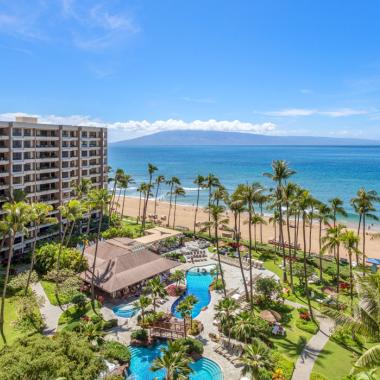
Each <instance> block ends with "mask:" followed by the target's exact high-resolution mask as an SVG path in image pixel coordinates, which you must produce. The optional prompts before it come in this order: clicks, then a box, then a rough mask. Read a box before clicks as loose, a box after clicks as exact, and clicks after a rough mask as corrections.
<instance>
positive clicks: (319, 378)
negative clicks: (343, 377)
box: [310, 372, 328, 380]
mask: <svg viewBox="0 0 380 380" xmlns="http://www.w3.org/2000/svg"><path fill="white" fill-rule="evenodd" d="M310 380H328V378H327V377H325V376H323V375H321V374H320V373H317V372H312V373H311V375H310Z"/></svg>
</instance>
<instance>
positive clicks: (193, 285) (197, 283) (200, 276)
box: [171, 266, 215, 318]
mask: <svg viewBox="0 0 380 380" xmlns="http://www.w3.org/2000/svg"><path fill="white" fill-rule="evenodd" d="M213 268H215V266H213ZM213 268H211V267H210V266H208V267H207V269H208V270H210V269H213ZM198 269H199V272H198ZM205 269H206V268H203V267H194V268H191V269H190V270H188V271H187V273H186V291H185V293H184V294H182V296H181V297H179V298H178V299H177V300H176V301H175V302H174V303H173V305H172V307H171V312H172V314H173V315H174V316H175V317H176V318H182V317H181V314H180V313H178V312H177V311H176V308H177V305H178V304H179V303H180V302H181V301H182V300H183V299H184V298H185V297H186V296H188V295H190V294H193V295H194V296H195V297H197V299H198V302H197V303H196V304H195V306H194V308H193V311H192V317H193V318H195V317H197V316H198V315H199V314H200V312H201V311H202V309H203V308H204V307H205V306H207V305H208V304H209V303H210V300H211V294H210V291H209V286H210V285H211V283H212V281H213V279H214V275H212V274H211V273H210V272H209V271H207V270H205Z"/></svg>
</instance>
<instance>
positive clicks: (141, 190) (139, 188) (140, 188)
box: [137, 182, 148, 223]
mask: <svg viewBox="0 0 380 380" xmlns="http://www.w3.org/2000/svg"><path fill="white" fill-rule="evenodd" d="M147 186H148V184H147V183H146V182H141V183H140V186H139V187H138V188H137V192H138V193H139V215H138V217H137V223H139V222H140V217H141V200H142V194H143V192H144V191H146V188H147Z"/></svg>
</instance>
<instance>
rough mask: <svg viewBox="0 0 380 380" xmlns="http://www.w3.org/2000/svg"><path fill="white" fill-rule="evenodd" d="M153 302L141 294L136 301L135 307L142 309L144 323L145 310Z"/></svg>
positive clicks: (143, 321)
mask: <svg viewBox="0 0 380 380" xmlns="http://www.w3.org/2000/svg"><path fill="white" fill-rule="evenodd" d="M151 304H152V300H151V299H150V298H149V297H147V296H144V295H141V296H140V298H139V299H138V300H137V301H136V302H135V304H134V305H135V307H136V308H138V309H141V320H142V323H143V325H144V323H145V310H146V309H147V307H149V306H150V305H151Z"/></svg>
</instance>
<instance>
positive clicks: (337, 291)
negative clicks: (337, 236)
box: [336, 245, 340, 310]
mask: <svg viewBox="0 0 380 380" xmlns="http://www.w3.org/2000/svg"><path fill="white" fill-rule="evenodd" d="M339 251H340V247H339V245H338V247H337V248H336V277H337V278H336V280H337V282H336V307H337V309H338V310H339V280H340V257H339V253H340V252H339Z"/></svg>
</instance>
